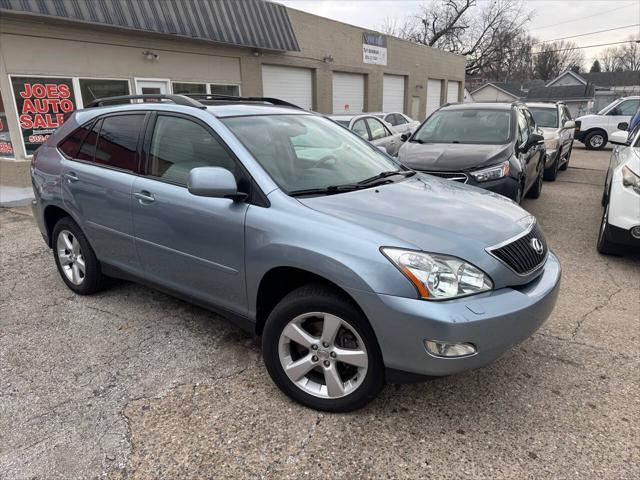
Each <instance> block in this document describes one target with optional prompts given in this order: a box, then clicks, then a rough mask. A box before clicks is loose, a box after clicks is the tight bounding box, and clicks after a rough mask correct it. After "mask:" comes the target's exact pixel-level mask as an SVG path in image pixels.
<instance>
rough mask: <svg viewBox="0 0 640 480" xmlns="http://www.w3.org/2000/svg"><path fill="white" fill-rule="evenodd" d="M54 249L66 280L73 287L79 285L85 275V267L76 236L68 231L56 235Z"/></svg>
mask: <svg viewBox="0 0 640 480" xmlns="http://www.w3.org/2000/svg"><path fill="white" fill-rule="evenodd" d="M56 249H57V252H58V260H59V262H60V266H61V267H62V271H63V273H64V275H65V277H67V280H69V281H70V282H71V283H73V284H74V285H81V284H82V282H83V281H84V278H85V275H86V271H85V268H86V267H85V261H84V257H83V255H82V248H80V242H79V241H78V239H77V238H76V236H75V235H74V234H73V233H71V232H70V231H69V230H62V231H61V232H60V233H59V234H58V239H57V241H56Z"/></svg>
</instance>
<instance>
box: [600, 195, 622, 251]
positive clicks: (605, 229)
mask: <svg viewBox="0 0 640 480" xmlns="http://www.w3.org/2000/svg"><path fill="white" fill-rule="evenodd" d="M608 218H609V202H607V204H606V206H605V207H604V211H603V212H602V221H601V222H600V231H599V233H598V244H597V246H596V248H597V249H598V252H600V253H601V254H603V255H618V254H619V253H620V247H618V245H616V244H615V243H613V242H612V241H611V239H610V234H609V222H608Z"/></svg>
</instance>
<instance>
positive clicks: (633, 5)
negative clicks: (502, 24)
mask: <svg viewBox="0 0 640 480" xmlns="http://www.w3.org/2000/svg"><path fill="white" fill-rule="evenodd" d="M636 5H637V3H630V4H628V5H624V6H622V7H618V8H612V9H610V10H607V11H601V12H598V13H594V14H593V15H587V16H586V17H580V18H574V19H572V20H566V21H564V22H560V23H552V24H551V25H543V26H542V27H536V28H534V30H542V29H543V28H549V27H555V26H557V25H564V24H565V23H573V22H577V21H578V20H584V19H586V18H593V17H599V16H600V15H602V14H603V13H611V12H615V11H616V10H622V9H623V8H629V7H635V6H636Z"/></svg>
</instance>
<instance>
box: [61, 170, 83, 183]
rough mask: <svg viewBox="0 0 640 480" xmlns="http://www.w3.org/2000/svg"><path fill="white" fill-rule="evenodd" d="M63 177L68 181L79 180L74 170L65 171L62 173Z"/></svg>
mask: <svg viewBox="0 0 640 480" xmlns="http://www.w3.org/2000/svg"><path fill="white" fill-rule="evenodd" d="M64 178H66V179H67V181H68V182H69V183H71V182H77V181H78V180H80V179H79V178H78V175H77V174H76V172H67V173H65V174H64Z"/></svg>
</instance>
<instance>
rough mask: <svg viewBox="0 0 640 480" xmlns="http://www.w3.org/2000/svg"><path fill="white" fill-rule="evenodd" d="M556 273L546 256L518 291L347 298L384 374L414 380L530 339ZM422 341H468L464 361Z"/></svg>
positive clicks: (356, 293) (545, 311)
mask: <svg viewBox="0 0 640 480" xmlns="http://www.w3.org/2000/svg"><path fill="white" fill-rule="evenodd" d="M560 277H561V268H560V263H559V262H558V259H557V258H556V257H555V256H554V255H553V253H551V252H549V257H548V259H547V262H546V264H545V266H544V269H543V271H542V273H541V274H540V275H539V276H538V277H537V278H536V279H535V280H533V281H532V282H531V283H529V284H527V285H525V286H523V287H519V288H517V289H516V288H502V289H499V290H495V291H493V292H488V293H485V294H480V295H474V296H471V297H466V298H461V299H457V300H449V301H445V302H428V301H424V300H418V299H412V298H404V297H395V296H389V295H379V294H373V293H365V292H362V291H360V290H351V291H350V294H351V295H352V296H353V297H354V299H355V300H356V301H357V302H358V304H359V305H360V306H361V308H362V309H363V310H364V313H365V315H366V316H367V318H368V319H369V321H370V322H371V325H372V327H373V329H374V331H375V334H376V336H377V339H378V343H379V345H380V349H381V351H382V355H383V358H384V363H385V366H386V367H387V368H388V369H392V370H396V371H402V372H409V373H413V374H418V375H449V374H453V373H457V372H461V371H464V370H469V369H473V368H478V367H481V366H483V365H486V364H488V363H490V362H492V361H494V360H495V359H497V358H498V357H500V356H501V355H502V354H503V353H504V352H506V351H507V350H509V349H510V348H511V347H513V346H514V345H517V344H518V343H520V342H522V341H524V340H525V339H527V338H528V337H529V336H531V335H532V334H533V333H534V332H535V331H536V330H537V329H538V328H539V327H540V326H541V325H542V324H543V323H544V322H545V320H546V319H547V318H548V317H549V315H550V314H551V311H552V310H553V308H554V306H555V304H556V299H557V296H558V291H559V286H560ZM425 339H433V340H438V341H443V342H448V343H459V342H470V343H473V344H474V345H475V346H476V348H477V353H475V354H474V355H471V356H468V357H459V358H438V357H433V356H431V355H429V354H428V353H427V351H426V349H425V347H424V340H425Z"/></svg>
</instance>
